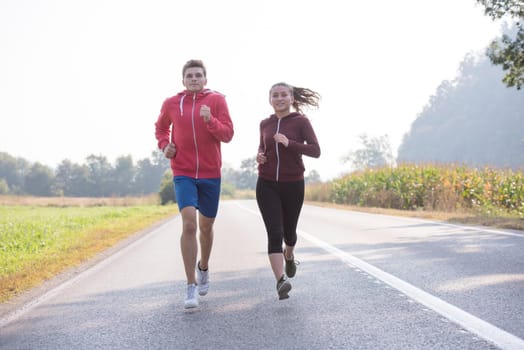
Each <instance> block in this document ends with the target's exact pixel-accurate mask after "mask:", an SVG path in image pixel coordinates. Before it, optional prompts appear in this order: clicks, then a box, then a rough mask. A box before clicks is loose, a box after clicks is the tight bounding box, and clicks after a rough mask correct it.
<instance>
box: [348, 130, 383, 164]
mask: <svg viewBox="0 0 524 350" xmlns="http://www.w3.org/2000/svg"><path fill="white" fill-rule="evenodd" d="M359 138H360V142H361V143H362V146H363V147H362V148H360V149H358V150H356V151H350V152H349V153H348V155H347V156H346V157H344V158H343V159H342V161H343V162H344V163H346V162H351V165H352V167H353V168H354V169H366V168H375V167H380V166H385V165H392V164H393V154H392V152H391V144H390V142H389V136H388V135H383V136H378V137H369V136H368V135H366V134H361V135H359Z"/></svg>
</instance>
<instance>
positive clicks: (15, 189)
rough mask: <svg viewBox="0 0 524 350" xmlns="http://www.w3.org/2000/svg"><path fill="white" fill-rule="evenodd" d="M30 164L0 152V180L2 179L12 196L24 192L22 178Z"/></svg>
mask: <svg viewBox="0 0 524 350" xmlns="http://www.w3.org/2000/svg"><path fill="white" fill-rule="evenodd" d="M29 168H30V164H29V162H28V161H27V160H25V159H23V158H15V157H13V156H11V155H9V154H8V153H5V152H0V179H4V180H5V181H6V182H7V185H8V187H9V189H10V190H9V192H10V193H12V194H22V193H23V192H24V178H25V175H26V174H27V172H28V171H29Z"/></svg>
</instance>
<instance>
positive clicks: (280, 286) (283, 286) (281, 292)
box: [277, 276, 291, 300]
mask: <svg viewBox="0 0 524 350" xmlns="http://www.w3.org/2000/svg"><path fill="white" fill-rule="evenodd" d="M290 290H291V283H289V281H288V280H287V278H286V276H282V277H280V279H279V280H278V282H277V293H278V300H282V299H287V298H289V294H288V293H289V291H290Z"/></svg>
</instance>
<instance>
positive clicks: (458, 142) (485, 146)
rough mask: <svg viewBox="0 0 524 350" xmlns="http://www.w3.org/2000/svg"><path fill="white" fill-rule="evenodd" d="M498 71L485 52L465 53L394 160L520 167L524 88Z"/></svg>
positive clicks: (523, 163)
mask: <svg viewBox="0 0 524 350" xmlns="http://www.w3.org/2000/svg"><path fill="white" fill-rule="evenodd" d="M503 76H504V73H503V71H502V69H501V68H500V67H499V66H494V65H492V64H491V62H490V61H489V58H487V57H486V56H484V55H482V56H480V57H477V56H474V55H472V54H470V55H467V56H466V58H465V59H464V61H463V62H462V63H461V65H460V68H459V74H458V76H457V78H456V79H455V80H453V81H444V82H443V83H442V84H441V85H440V86H439V87H438V89H437V91H436V94H435V95H434V96H432V97H431V98H430V100H429V102H428V104H427V105H426V106H425V108H424V110H423V111H422V112H421V113H420V114H419V115H418V116H417V119H416V120H415V121H414V122H413V124H412V125H411V129H410V131H409V132H408V133H407V134H406V135H405V136H404V138H403V141H402V143H401V145H400V147H399V150H398V158H397V162H436V163H457V164H464V165H468V166H480V167H481V166H485V165H486V166H491V167H501V168H508V167H509V168H513V169H515V170H518V169H520V170H522V169H524V89H521V90H517V89H516V88H508V87H506V85H505V84H504V83H502V81H501V80H502V78H503Z"/></svg>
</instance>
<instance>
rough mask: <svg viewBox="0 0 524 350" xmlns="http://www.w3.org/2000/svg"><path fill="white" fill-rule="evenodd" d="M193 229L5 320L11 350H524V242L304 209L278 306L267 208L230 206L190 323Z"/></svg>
mask: <svg viewBox="0 0 524 350" xmlns="http://www.w3.org/2000/svg"><path fill="white" fill-rule="evenodd" d="M180 230H181V220H180V217H175V218H174V219H173V220H171V221H169V222H167V223H165V224H163V225H162V226H160V227H155V228H153V229H152V230H151V231H150V232H149V233H148V234H146V235H143V236H142V237H141V238H140V239H138V240H136V241H135V242H133V243H132V244H130V245H127V246H126V247H125V248H123V249H121V250H119V251H117V252H115V253H114V254H112V255H110V256H108V257H107V258H106V259H104V260H102V261H100V262H98V263H97V264H96V265H94V266H92V267H90V268H89V269H87V270H85V271H83V272H82V273H79V274H77V275H75V276H74V277H72V278H70V279H68V280H66V281H63V283H61V284H59V285H57V286H55V287H54V288H53V289H51V290H49V291H47V292H46V293H44V294H42V295H39V296H36V297H35V298H34V299H33V300H31V301H29V302H28V303H26V304H25V305H22V306H21V307H19V308H17V309H16V310H14V311H12V312H11V313H9V314H7V315H3V316H2V317H1V318H0V349H2V350H3V349H9V350H15V349H39V350H43V349H53V350H54V349H75V350H78V349H223V350H225V349H403V350H406V349H475V350H479V349H524V340H523V339H524V233H523V232H515V231H514V232H510V231H502V230H490V229H485V228H484V229H482V228H472V227H462V226H456V225H446V224H440V223H435V222H432V221H427V220H420V219H409V218H403V217H392V216H384V215H373V214H365V213H357V212H349V211H343V210H336V209H330V208H319V207H313V206H305V207H304V209H303V212H302V216H301V219H300V222H299V241H298V244H297V249H296V258H297V259H298V260H299V261H300V265H299V266H298V270H297V276H296V277H295V278H294V279H292V285H293V289H292V290H291V292H290V298H289V299H287V300H283V301H279V300H278V298H277V294H276V290H275V281H274V278H273V276H272V273H271V270H270V267H269V262H268V259H267V254H266V236H265V231H264V227H263V223H262V219H261V218H260V215H259V213H258V208H257V206H256V202H255V201H253V200H245V201H222V202H221V206H220V210H219V215H218V218H217V221H216V226H215V244H214V248H213V255H212V260H211V262H210V277H211V284H210V291H209V294H208V295H207V296H205V297H201V298H200V307H199V308H198V309H197V310H195V311H190V312H188V311H185V310H184V309H183V299H184V294H185V284H186V282H185V277H184V273H183V265H182V261H181V257H180V248H179V237H180Z"/></svg>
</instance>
